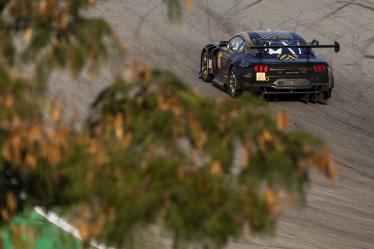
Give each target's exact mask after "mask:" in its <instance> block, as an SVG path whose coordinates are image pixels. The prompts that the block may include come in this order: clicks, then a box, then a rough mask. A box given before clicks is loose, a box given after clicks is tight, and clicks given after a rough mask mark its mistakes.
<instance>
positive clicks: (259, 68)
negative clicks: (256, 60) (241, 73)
mask: <svg viewBox="0 0 374 249" xmlns="http://www.w3.org/2000/svg"><path fill="white" fill-rule="evenodd" d="M253 69H254V70H255V72H256V73H267V72H269V66H268V65H255V66H254V67H253Z"/></svg>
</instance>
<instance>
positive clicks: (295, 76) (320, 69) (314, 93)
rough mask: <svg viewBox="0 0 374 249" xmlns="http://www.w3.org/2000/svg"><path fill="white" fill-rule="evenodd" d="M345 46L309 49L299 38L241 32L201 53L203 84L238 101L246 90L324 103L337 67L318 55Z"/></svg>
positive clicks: (289, 34) (314, 44) (312, 46)
mask: <svg viewBox="0 0 374 249" xmlns="http://www.w3.org/2000/svg"><path fill="white" fill-rule="evenodd" d="M315 48H335V52H339V50H340V44H339V43H337V42H335V44H334V45H320V44H319V42H318V41H316V40H313V41H312V42H310V43H307V42H306V41H305V40H304V39H303V38H302V37H301V36H300V35H299V34H297V33H295V32H272V31H264V32H242V33H239V34H237V35H235V36H234V37H233V38H232V39H231V40H229V41H222V42H218V43H212V44H209V45H207V46H205V48H204V49H203V50H202V53H201V67H200V78H201V79H203V80H204V81H206V82H214V84H216V85H218V86H220V87H222V88H224V89H225V90H227V91H228V93H229V94H230V95H231V96H232V97H235V96H237V95H238V94H240V93H241V92H242V91H243V90H246V89H248V90H250V91H252V92H259V93H262V94H264V95H268V96H269V95H271V94H276V95H279V94H300V95H301V96H303V98H305V99H306V101H311V102H321V103H325V101H326V99H328V98H330V97H331V92H332V89H333V88H334V76H333V71H332V67H331V66H330V65H329V64H328V63H327V61H326V60H324V59H322V58H321V57H318V56H317V55H316V54H315V53H314V51H313V49H315Z"/></svg>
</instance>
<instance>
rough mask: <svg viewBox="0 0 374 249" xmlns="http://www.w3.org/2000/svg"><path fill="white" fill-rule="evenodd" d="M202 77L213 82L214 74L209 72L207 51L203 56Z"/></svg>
mask: <svg viewBox="0 0 374 249" xmlns="http://www.w3.org/2000/svg"><path fill="white" fill-rule="evenodd" d="M201 78H202V79H203V81H205V82H212V80H213V78H214V76H213V75H212V74H210V73H209V57H208V54H207V53H206V52H205V53H204V54H203V56H202V57H201Z"/></svg>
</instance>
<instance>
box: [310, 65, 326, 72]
mask: <svg viewBox="0 0 374 249" xmlns="http://www.w3.org/2000/svg"><path fill="white" fill-rule="evenodd" d="M313 71H314V72H315V73H326V72H327V66H326V65H314V66H313Z"/></svg>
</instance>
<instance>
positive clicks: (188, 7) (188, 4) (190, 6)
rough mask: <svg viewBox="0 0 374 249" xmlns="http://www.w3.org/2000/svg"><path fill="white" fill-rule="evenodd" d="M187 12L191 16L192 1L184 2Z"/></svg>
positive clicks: (186, 0)
mask: <svg viewBox="0 0 374 249" xmlns="http://www.w3.org/2000/svg"><path fill="white" fill-rule="evenodd" d="M184 3H185V5H186V8H187V11H188V12H189V13H190V14H191V13H192V7H193V1H192V0H185V1H184Z"/></svg>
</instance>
